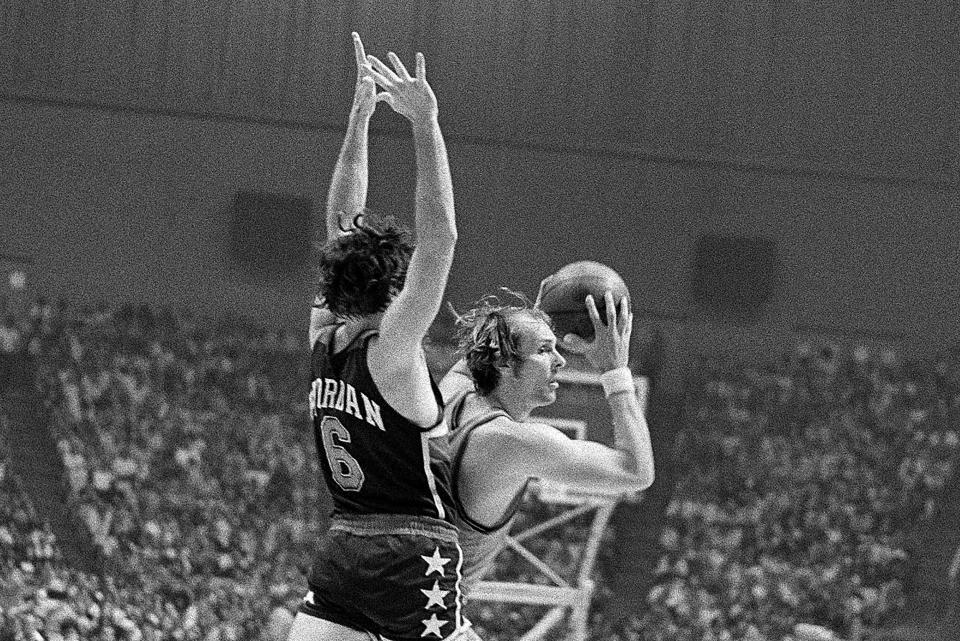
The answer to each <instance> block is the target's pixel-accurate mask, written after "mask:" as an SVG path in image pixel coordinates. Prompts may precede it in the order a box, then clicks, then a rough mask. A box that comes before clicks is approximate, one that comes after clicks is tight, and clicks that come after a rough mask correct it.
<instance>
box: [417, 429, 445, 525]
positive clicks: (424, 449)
mask: <svg viewBox="0 0 960 641" xmlns="http://www.w3.org/2000/svg"><path fill="white" fill-rule="evenodd" d="M429 440H430V436H429V435H428V434H427V433H422V434H420V453H421V455H422V456H423V471H424V472H425V473H426V475H427V485H428V486H429V487H430V495H431V496H432V497H433V505H434V507H436V508H437V515H438V518H439V519H441V520H444V519H446V518H447V513H446V511H445V510H444V509H443V503H441V502H440V495H439V494H437V481H436V479H435V478H433V470H431V469H430V445H429Z"/></svg>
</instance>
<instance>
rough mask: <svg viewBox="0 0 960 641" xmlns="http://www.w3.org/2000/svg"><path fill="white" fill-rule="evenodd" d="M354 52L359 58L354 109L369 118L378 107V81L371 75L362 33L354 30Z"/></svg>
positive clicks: (354, 91)
mask: <svg viewBox="0 0 960 641" xmlns="http://www.w3.org/2000/svg"><path fill="white" fill-rule="evenodd" d="M352 35H353V54H354V57H355V58H356V60H357V85H356V87H355V88H354V90H353V111H354V113H356V114H357V115H358V116H361V117H363V118H369V117H370V116H372V115H373V112H374V111H375V110H376V108H377V83H376V82H374V80H373V78H372V77H371V76H370V65H369V64H367V54H366V52H365V51H364V50H363V42H362V41H361V40H360V35H359V34H358V33H357V32H356V31H354V32H353V34H352Z"/></svg>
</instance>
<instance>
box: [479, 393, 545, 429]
mask: <svg viewBox="0 0 960 641" xmlns="http://www.w3.org/2000/svg"><path fill="white" fill-rule="evenodd" d="M511 391H512V390H505V389H500V388H498V389H496V390H494V391H493V392H491V393H490V395H489V396H487V402H488V403H489V404H490V406H491V407H493V408H494V409H501V410H503V411H504V412H506V413H507V414H509V415H510V418H512V419H513V420H515V421H517V422H518V423H519V422H523V421H525V420H527V419H528V418H530V412H532V411H533V409H534V408H533V406H532V405H530V403H529V402H528V401H526V400H525V399H524V398H523V397H522V396H520V395H518V394H511V393H510V392H511Z"/></svg>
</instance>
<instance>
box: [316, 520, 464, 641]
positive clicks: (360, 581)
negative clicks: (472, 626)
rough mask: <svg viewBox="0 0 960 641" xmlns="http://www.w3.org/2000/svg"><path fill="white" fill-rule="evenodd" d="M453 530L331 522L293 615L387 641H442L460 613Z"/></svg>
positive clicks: (428, 523) (405, 523)
mask: <svg viewBox="0 0 960 641" xmlns="http://www.w3.org/2000/svg"><path fill="white" fill-rule="evenodd" d="M462 563H463V555H462V552H461V550H460V546H459V544H458V543H457V530H456V528H454V527H453V526H452V525H450V524H449V523H446V522H445V521H441V520H439V519H432V518H429V517H414V516H405V515H393V514H371V515H337V516H335V517H334V520H333V524H332V525H331V526H330V530H329V531H328V532H327V534H326V535H324V537H323V539H322V540H321V542H320V546H319V550H318V556H317V559H316V562H315V563H314V564H313V567H312V568H311V571H310V576H309V579H308V582H307V583H308V587H309V592H307V596H306V598H304V600H303V602H302V604H301V605H300V612H303V613H304V614H307V615H310V616H315V617H318V618H320V619H325V620H327V621H332V622H334V623H338V624H340V625H343V626H346V627H348V628H353V629H355V630H361V631H365V632H369V633H372V634H373V635H377V636H381V637H383V638H385V639H389V640H390V641H408V640H409V641H420V640H422V639H446V638H448V637H450V636H451V635H453V634H454V632H457V631H460V630H461V629H462V628H464V627H466V625H467V624H465V622H464V620H463V617H462V615H461V613H460V610H461V606H462V602H463V598H462V595H461V593H460V579H461V576H460V571H461V566H462Z"/></svg>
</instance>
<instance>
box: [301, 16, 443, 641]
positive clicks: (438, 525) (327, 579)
mask: <svg viewBox="0 0 960 641" xmlns="http://www.w3.org/2000/svg"><path fill="white" fill-rule="evenodd" d="M353 39H354V48H355V53H356V62H357V72H358V77H357V85H356V90H355V95H354V101H353V108H352V111H351V114H350V120H349V124H348V128H347V134H346V139H345V140H344V143H343V148H342V149H341V152H340V156H339V159H338V161H337V165H336V168H335V170H334V174H333V179H332V182H331V185H330V191H329V195H328V200H327V210H326V227H327V237H328V241H327V244H326V245H325V246H324V248H323V250H322V255H321V260H320V273H321V275H320V287H319V294H318V298H317V302H316V304H315V305H314V309H313V311H312V318H311V325H310V342H311V346H312V359H311V377H312V386H311V390H310V407H311V414H312V417H313V427H314V433H315V437H316V442H317V450H318V453H319V456H320V459H321V462H320V468H321V470H322V473H323V476H324V479H325V481H326V484H327V487H328V488H329V490H330V493H331V495H332V497H333V505H334V511H333V516H332V524H331V527H330V530H329V531H328V533H327V534H326V535H325V536H324V537H323V539H322V540H321V541H320V543H319V545H318V546H317V553H316V554H317V556H316V560H315V563H314V564H313V567H312V568H311V571H310V574H309V577H308V592H307V594H306V597H305V598H304V600H303V602H302V604H301V606H300V609H299V612H298V613H297V615H296V618H295V619H294V622H293V625H292V627H291V630H290V633H289V637H288V639H289V641H318V640H334V639H336V640H337V641H345V640H346V641H351V640H356V641H369V639H390V640H391V641H412V640H418V641H419V640H421V639H424V638H426V639H443V638H447V637H449V636H450V635H451V634H452V633H454V632H455V631H456V630H458V628H460V627H461V617H460V606H461V599H460V586H459V572H460V566H461V555H460V551H459V547H458V545H457V531H456V529H455V528H454V527H453V525H451V523H450V518H451V514H450V511H451V510H450V503H451V497H450V489H449V467H448V459H447V457H446V454H445V448H446V447H447V443H446V440H445V438H444V437H443V436H442V434H443V430H445V425H444V424H443V422H442V416H443V414H442V409H443V403H442V399H441V397H440V393H439V390H438V389H437V386H436V385H435V384H434V382H433V380H432V378H431V376H430V373H429V372H428V371H427V364H426V360H425V357H424V352H423V348H422V346H421V341H422V340H423V338H424V336H425V334H426V332H427V328H428V327H429V326H430V324H431V322H432V321H433V319H434V316H435V315H436V313H437V311H438V309H439V307H440V303H441V298H442V296H443V292H444V288H445V285H446V282H447V275H448V272H449V269H450V264H451V261H452V260H453V251H454V244H455V241H456V239H457V231H456V227H455V223H454V205H453V188H452V185H451V179H450V169H449V166H448V162H447V153H446V149H445V146H444V141H443V137H442V135H441V132H440V127H439V124H438V120H437V101H436V98H435V96H434V93H433V91H432V89H431V88H430V85H429V84H428V83H427V80H426V74H425V63H424V59H423V56H422V54H419V53H418V54H417V58H416V71H415V75H413V76H411V75H410V74H409V73H408V71H407V69H406V68H405V67H404V65H403V64H402V63H401V62H400V60H399V58H397V56H396V55H394V54H393V53H392V52H391V53H390V54H388V55H389V60H390V63H391V65H392V67H391V66H387V65H386V64H384V63H383V62H381V61H380V60H378V59H376V58H374V57H372V56H369V57H368V56H366V54H365V52H364V50H363V44H362V43H361V42H360V38H359V36H357V34H353ZM375 85H379V86H380V89H381V92H380V93H379V94H378V93H377V90H376V86H375ZM378 102H386V103H387V104H388V105H389V106H390V107H392V108H393V109H394V110H395V111H396V112H398V113H399V114H401V115H402V116H404V117H406V118H407V119H408V120H409V121H410V123H411V125H412V128H413V142H414V148H415V152H416V162H417V184H416V200H415V216H414V217H415V224H416V234H417V239H416V240H417V242H416V246H415V247H414V246H413V244H412V243H411V241H410V239H409V236H408V234H407V232H406V231H405V230H402V229H401V228H399V227H398V226H397V225H396V224H395V223H393V222H390V221H384V222H379V223H374V222H371V221H370V219H369V218H368V217H365V216H363V215H362V213H361V212H362V211H363V208H364V204H365V200H366V192H367V135H368V123H369V121H370V117H371V115H372V114H373V112H374V109H375V107H376V105H377V103H378Z"/></svg>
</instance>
